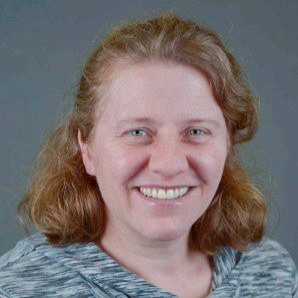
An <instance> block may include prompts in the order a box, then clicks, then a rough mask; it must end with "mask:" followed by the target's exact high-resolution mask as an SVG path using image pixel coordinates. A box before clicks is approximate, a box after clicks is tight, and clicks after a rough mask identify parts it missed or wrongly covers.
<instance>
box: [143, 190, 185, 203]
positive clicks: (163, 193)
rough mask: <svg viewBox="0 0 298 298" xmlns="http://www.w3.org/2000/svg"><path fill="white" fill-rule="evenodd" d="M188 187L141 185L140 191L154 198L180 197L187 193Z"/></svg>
mask: <svg viewBox="0 0 298 298" xmlns="http://www.w3.org/2000/svg"><path fill="white" fill-rule="evenodd" d="M188 190H189V187H181V188H170V189H167V190H166V189H160V188H145V187H141V188H140V191H141V193H143V194H144V195H145V196H147V197H152V198H156V199H164V200H165V199H177V198H179V197H182V196H183V195H184V194H186V193H187V191H188Z"/></svg>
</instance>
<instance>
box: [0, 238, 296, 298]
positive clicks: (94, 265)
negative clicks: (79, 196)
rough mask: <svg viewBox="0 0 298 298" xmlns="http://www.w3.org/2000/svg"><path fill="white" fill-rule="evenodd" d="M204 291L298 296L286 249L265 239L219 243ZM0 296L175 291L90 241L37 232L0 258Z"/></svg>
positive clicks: (103, 297)
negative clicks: (239, 245)
mask: <svg viewBox="0 0 298 298" xmlns="http://www.w3.org/2000/svg"><path fill="white" fill-rule="evenodd" d="M213 263H214V265H213V266H214V268H213V281H212V290H211V293H210V295H209V297H264V298H265V297H266V298H268V297H270V298H275V297H276V298H277V297H278V298H287V297H298V290H297V283H298V281H297V269H296V267H295V264H294V262H293V260H292V259H291V258H290V256H289V254H288V253H287V251H286V250H285V249H284V248H283V247H282V246H281V245H280V244H278V243H277V242H275V241H273V240H269V239H264V240H263V241H262V242H260V243H259V244H254V245H252V246H251V248H250V250H249V251H248V252H245V253H239V252H236V251H234V250H233V249H231V248H228V247H222V248H221V249H220V253H219V254H218V255H217V256H215V257H214V260H213ZM0 297H22V298H26V297H31V298H32V297H80V298H83V297H100V298H107V297H118V298H121V297H138V298H141V297H150V298H151V297H165V298H170V297H176V296H174V295H173V294H171V293H168V292H166V291H164V290H162V289H160V288H158V287H156V286H154V285H152V284H150V283H148V282H146V281H145V280H144V279H142V278H141V277H139V276H137V275H135V274H134V273H132V272H130V271H128V270H126V269H125V268H123V267H122V266H120V265H119V264H118V263H117V262H116V261H115V260H114V259H112V258H111V257H109V256H108V255H107V254H106V253H105V252H103V251H102V250H101V249H100V248H99V247H98V246H97V245H96V244H95V243H93V242H89V243H86V244H72V245H67V246H63V247H57V246H52V245H51V244H49V243H48V241H47V240H46V238H45V237H44V236H43V235H41V234H35V235H33V236H32V237H30V238H27V239H25V240H22V241H20V242H18V244H17V245H16V247H15V248H14V249H13V250H11V251H10V252H8V253H7V254H5V255H4V256H2V257H1V258H0Z"/></svg>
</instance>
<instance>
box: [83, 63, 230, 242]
mask: <svg viewBox="0 0 298 298" xmlns="http://www.w3.org/2000/svg"><path fill="white" fill-rule="evenodd" d="M106 95H107V97H106V102H105V109H104V113H103V115H102V116H101V117H98V119H97V121H96V125H95V127H94V131H93V135H92V137H91V140H90V141H89V142H88V143H84V144H83V143H82V142H81V148H82V152H83V161H84V164H85V167H86V170H87V172H88V173H89V174H90V175H93V176H96V179H97V182H98V185H99V188H100V191H101V194H102V197H103V200H104V202H105V205H106V214H107V230H106V234H105V236H106V237H109V236H115V235H114V234H118V236H119V235H122V237H125V238H126V239H127V238H128V237H132V238H136V239H142V240H145V239H146V240H176V239H179V238H181V237H182V238H183V237H187V236H188V235H189V231H190V228H191V226H192V225H193V223H194V222H195V221H196V220H197V219H198V218H199V217H200V216H201V215H202V214H203V213H204V212H205V210H206V209H207V207H208V206H209V204H210V202H211V201H212V198H213V196H214V194H215V192H216V190H217V187H218V184H219V182H220V180H221V176H222V172H223V168H224V163H225V159H226V156H227V146H228V145H227V140H228V137H227V135H228V133H227V128H226V125H225V120H224V117H223V114H222V112H221V109H220V108H219V106H218V105H217V103H216V101H215V99H214V97H213V95H212V92H211V89H210V86H209V84H208V81H207V80H206V79H205V77H204V76H203V75H202V74H201V73H199V72H198V71H196V70H194V69H192V68H190V67H187V66H182V65H177V64H173V63H165V62H148V63H141V64H126V65H125V66H120V65H118V66H116V70H115V72H114V77H113V80H112V83H111V85H110V87H109V90H108V92H107V94H106ZM185 192H186V193H185Z"/></svg>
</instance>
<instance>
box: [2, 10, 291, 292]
mask: <svg viewBox="0 0 298 298" xmlns="http://www.w3.org/2000/svg"><path fill="white" fill-rule="evenodd" d="M256 127H257V104H256V101H255V98H254V97H253V95H252V93H251V92H250V89H249V87H248V85H247V83H246V82H245V80H244V78H243V75H242V72H241V70H240V68H239V66H238V64H237V63H236V61H235V59H234V57H233V56H232V55H231V53H230V52H229V51H228V50H227V49H226V48H225V46H224V45H223V43H222V41H221V40H220V39H219V37H218V35H217V34H216V33H215V32H213V31H212V30H210V29H207V28H205V27H203V26H200V25H198V24H197V23H195V22H193V21H188V20H182V19H181V18H179V17H177V16H176V15H174V14H172V13H165V14H162V15H161V16H159V17H157V18H155V19H149V20H145V21H139V22H135V23H129V24H126V25H123V26H121V27H119V28H117V29H115V30H113V31H112V32H111V33H110V34H109V35H108V36H107V37H106V39H105V40H103V41H102V43H101V44H99V45H98V47H97V48H96V49H95V50H94V51H93V53H92V55H91V56H90V58H89V60H88V61H87V63H86V65H85V68H84V70H83V73H82V76H81V80H80V83H79V86H78V91H77V96H76V99H75V103H74V106H73V108H72V110H71V111H70V113H69V114H68V115H67V117H66V119H65V121H64V122H63V123H62V124H61V125H60V126H59V127H58V128H57V129H56V130H55V131H54V133H53V135H52V136H51V138H50V139H49V141H48V143H47V144H46V145H45V147H44V149H43V150H42V152H41V154H40V155H39V157H38V159H37V164H36V173H35V176H34V177H33V179H32V184H31V186H30V187H29V189H28V191H27V193H26V194H25V196H24V198H23V200H22V201H21V203H20V205H19V214H20V216H23V218H24V217H25V216H26V215H27V216H28V218H29V219H30V220H31V222H32V223H33V224H34V226H35V227H37V228H38V229H39V231H40V233H37V234H35V235H33V236H31V237H30V238H27V239H25V240H24V241H22V242H20V243H19V244H18V245H17V247H16V248H15V249H14V250H12V251H11V252H9V253H8V254H7V255H5V256H3V257H2V258H1V259H0V268H1V270H0V294H1V295H2V296H3V297H53V296H59V297H69V296H80V297H91V296H92V297H93V296H94V297H174V296H175V295H178V296H179V297H206V296H208V295H211V296H212V297H256V296H257V297H268V296H272V297H293V296H294V295H297V272H296V268H295V264H294V263H293V261H292V260H291V258H290V257H289V255H288V253H287V252H286V251H285V250H284V249H283V248H282V247H281V246H280V245H279V244H278V243H276V242H275V241H273V240H269V239H267V238H264V237H263V231H264V224H265V217H266V214H265V213H266V204H265V200H264V198H263V196H262V194H261V192H260V191H259V190H258V189H257V188H256V187H255V186H254V185H253V184H252V183H251V182H250V180H249V178H248V175H247V174H246V172H245V170H244V169H243V167H242V166H241V165H240V163H239V161H238V159H237V155H236V150H235V149H236V146H237V144H239V143H242V142H245V141H248V140H250V139H251V138H252V137H253V135H254V133H255V132H256ZM262 272H265V273H264V274H262ZM274 295H276V296H274ZM2 296H1V297H2Z"/></svg>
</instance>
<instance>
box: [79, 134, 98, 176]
mask: <svg viewBox="0 0 298 298" xmlns="http://www.w3.org/2000/svg"><path fill="white" fill-rule="evenodd" d="M77 137H78V142H79V145H80V149H81V154H82V160H83V164H84V166H85V169H86V172H87V173H88V174H89V175H91V176H95V172H96V171H95V168H94V165H93V160H92V157H91V154H90V149H89V145H88V144H87V143H85V142H84V141H83V140H82V135H81V132H80V130H78V136H77Z"/></svg>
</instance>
